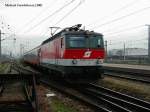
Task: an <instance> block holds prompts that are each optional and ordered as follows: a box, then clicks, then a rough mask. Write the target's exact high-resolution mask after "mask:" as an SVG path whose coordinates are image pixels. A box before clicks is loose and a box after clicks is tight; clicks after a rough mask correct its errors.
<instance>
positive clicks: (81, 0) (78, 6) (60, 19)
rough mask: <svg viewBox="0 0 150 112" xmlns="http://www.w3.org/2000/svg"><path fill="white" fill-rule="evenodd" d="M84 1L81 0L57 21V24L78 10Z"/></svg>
mask: <svg viewBox="0 0 150 112" xmlns="http://www.w3.org/2000/svg"><path fill="white" fill-rule="evenodd" d="M83 2H84V0H80V2H79V3H78V4H77V5H76V6H75V7H74V8H73V9H71V10H70V11H69V12H68V13H67V14H65V15H64V16H63V17H62V18H61V19H60V20H59V21H57V22H56V23H55V24H54V26H55V25H57V24H59V23H60V22H61V21H63V20H64V19H65V18H66V17H67V16H69V15H70V14H71V13H72V12H73V11H74V10H76V9H77V8H78V7H79V6H80V5H81V4H82V3H83Z"/></svg>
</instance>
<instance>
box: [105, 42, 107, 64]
mask: <svg viewBox="0 0 150 112" xmlns="http://www.w3.org/2000/svg"><path fill="white" fill-rule="evenodd" d="M105 59H106V61H107V40H106V41H105Z"/></svg>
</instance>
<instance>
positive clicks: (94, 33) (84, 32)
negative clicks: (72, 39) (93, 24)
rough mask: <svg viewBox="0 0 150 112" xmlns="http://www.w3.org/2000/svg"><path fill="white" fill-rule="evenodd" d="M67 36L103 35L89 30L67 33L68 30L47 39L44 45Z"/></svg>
mask: <svg viewBox="0 0 150 112" xmlns="http://www.w3.org/2000/svg"><path fill="white" fill-rule="evenodd" d="M67 34H77V35H102V34H101V33H96V32H94V31H88V30H78V31H74V30H73V31H66V30H62V31H60V32H59V33H57V34H55V35H54V36H52V37H50V38H48V39H46V40H45V41H43V43H42V45H43V44H45V43H48V42H49V41H51V40H53V39H55V38H60V37H61V35H67Z"/></svg>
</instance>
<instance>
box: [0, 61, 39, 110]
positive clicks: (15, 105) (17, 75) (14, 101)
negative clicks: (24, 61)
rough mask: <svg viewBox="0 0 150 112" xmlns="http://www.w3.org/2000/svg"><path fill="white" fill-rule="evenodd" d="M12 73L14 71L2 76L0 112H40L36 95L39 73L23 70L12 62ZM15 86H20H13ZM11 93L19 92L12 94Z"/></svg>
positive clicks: (0, 79) (0, 83) (0, 77)
mask: <svg viewBox="0 0 150 112" xmlns="http://www.w3.org/2000/svg"><path fill="white" fill-rule="evenodd" d="M11 71H13V73H9V74H3V75H0V95H1V96H0V111H2V112H33V111H34V112H38V110H39V109H38V99H37V93H36V75H37V73H36V72H34V71H32V70H29V69H26V68H23V67H22V66H20V65H19V64H18V63H16V62H11V67H10V71H9V72H11ZM14 71H15V72H14ZM15 84H17V85H18V86H15V87H14V86H12V85H15ZM10 89H11V90H10ZM14 89H15V90H14ZM9 91H10V92H11V91H17V92H16V93H15V94H11V93H9ZM4 93H5V94H4ZM7 94H9V95H7ZM14 96H15V97H14ZM17 97H18V98H17Z"/></svg>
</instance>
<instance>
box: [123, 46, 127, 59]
mask: <svg viewBox="0 0 150 112" xmlns="http://www.w3.org/2000/svg"><path fill="white" fill-rule="evenodd" d="M123 60H124V61H125V60H126V46H125V43H124V44H123Z"/></svg>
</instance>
